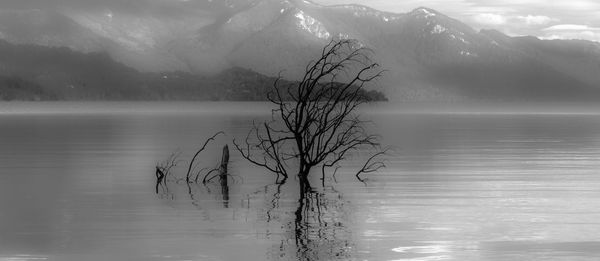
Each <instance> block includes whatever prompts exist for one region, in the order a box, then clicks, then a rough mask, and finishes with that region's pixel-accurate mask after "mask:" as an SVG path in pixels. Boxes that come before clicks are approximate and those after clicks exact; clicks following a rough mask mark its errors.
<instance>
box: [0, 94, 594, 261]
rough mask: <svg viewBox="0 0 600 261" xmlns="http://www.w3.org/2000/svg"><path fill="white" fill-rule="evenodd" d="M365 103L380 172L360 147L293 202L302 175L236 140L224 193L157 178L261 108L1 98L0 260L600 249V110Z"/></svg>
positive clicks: (572, 253) (208, 156)
mask: <svg viewBox="0 0 600 261" xmlns="http://www.w3.org/2000/svg"><path fill="white" fill-rule="evenodd" d="M557 108H561V109H557ZM362 114H363V119H367V120H371V121H372V123H371V124H369V126H368V127H369V128H370V130H371V132H373V133H378V134H380V135H381V136H382V143H383V144H385V145H389V146H391V147H392V148H393V149H392V152H391V153H390V156H389V157H388V160H387V163H386V164H387V168H386V169H383V170H381V171H379V172H377V173H369V174H365V175H363V177H365V178H367V179H366V181H365V182H364V183H363V182H360V181H358V180H357V179H356V178H355V177H354V172H355V171H356V168H358V167H360V165H361V164H362V162H363V161H364V159H365V157H367V155H366V154H364V153H360V154H358V155H355V157H353V158H352V159H351V160H349V161H348V162H346V164H345V165H344V167H343V168H342V169H340V170H339V171H338V172H337V174H336V175H335V179H334V178H333V175H331V173H330V174H328V175H327V176H326V179H325V182H324V183H325V186H322V185H321V180H319V178H320V171H318V172H316V173H313V174H312V175H311V179H312V184H313V186H314V189H315V192H314V193H311V194H310V195H308V196H307V198H306V201H304V202H305V204H304V206H302V208H301V209H299V203H300V202H299V188H298V187H299V186H298V181H297V179H295V178H293V177H291V178H290V179H289V180H288V181H287V182H286V183H285V184H282V185H280V184H276V183H275V176H274V175H273V174H272V173H269V172H267V171H265V170H263V169H261V168H258V167H255V166H252V165H250V164H249V163H247V162H246V161H245V160H243V159H242V158H241V157H240V155H239V153H237V152H236V151H235V150H232V151H231V163H230V166H229V171H230V173H231V174H232V179H231V180H230V181H229V183H228V188H227V190H224V189H223V187H222V186H220V184H219V182H210V183H208V184H207V185H206V186H205V185H202V184H189V185H188V184H186V183H185V182H177V181H175V180H171V181H170V182H167V184H166V186H159V187H158V188H157V187H156V176H155V166H156V164H157V162H160V161H163V160H165V159H167V158H168V157H169V155H170V154H171V153H173V152H176V151H179V152H181V156H180V159H181V160H183V161H189V160H190V158H191V157H192V155H193V154H194V153H195V151H196V150H197V149H199V148H200V147H201V146H202V144H203V143H204V141H205V140H206V139H207V138H208V137H210V136H212V135H213V134H214V133H216V132H217V131H220V130H223V131H225V133H226V135H225V136H219V137H217V139H216V140H215V141H214V142H212V143H210V144H209V145H208V146H207V150H205V151H203V152H202V153H201V154H200V162H201V166H202V167H214V166H215V165H217V164H218V162H219V160H220V157H221V148H222V147H223V145H225V144H229V146H230V148H231V147H232V146H231V140H232V139H233V138H236V139H237V140H240V139H243V138H244V137H245V135H246V133H247V131H248V129H249V128H250V126H251V125H252V121H253V120H256V121H257V122H259V121H261V120H265V119H268V118H269V110H268V106H267V105H266V104H262V103H141V102H135V103H125V102H112V103H111V102H109V103H104V102H93V103H2V104H0V260H11V261H12V260H61V261H62V260H67V261H68V260H215V261H217V260H336V259H339V260H421V261H425V260H598V259H600V161H599V160H598V159H600V110H598V109H597V108H595V109H586V108H582V107H575V108H573V107H569V106H566V107H556V106H553V107H549V108H543V107H540V108H537V109H530V108H528V107H525V106H524V107H518V106H509V107H506V108H504V107H498V108H492V109H490V108H486V109H472V108H467V107H452V106H449V107H448V108H432V107H428V106H415V107H413V106H410V105H406V106H399V107H393V106H391V105H389V104H387V105H385V104H377V105H373V106H371V107H368V108H365V109H364V111H363V112H362ZM186 168H187V165H186V164H185V162H181V163H180V164H179V165H178V166H177V167H176V168H175V169H174V173H175V175H178V176H180V177H181V176H184V175H185V172H186ZM298 213H301V214H302V217H303V218H302V222H297V220H296V218H297V214H298Z"/></svg>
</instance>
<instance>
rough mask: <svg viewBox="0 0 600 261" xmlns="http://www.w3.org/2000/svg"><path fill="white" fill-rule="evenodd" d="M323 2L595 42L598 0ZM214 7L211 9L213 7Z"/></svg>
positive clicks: (20, 4) (49, 0)
mask: <svg viewBox="0 0 600 261" xmlns="http://www.w3.org/2000/svg"><path fill="white" fill-rule="evenodd" d="M247 1H255V0H0V9H4V8H19V9H31V8H35V9H48V8H56V7H58V6H63V7H64V6H67V7H70V8H83V9H86V8H110V9H116V10H119V11H132V12H135V11H146V12H148V11H151V12H156V13H169V14H170V15H177V14H178V13H181V12H190V11H193V10H194V9H203V8H205V7H208V6H212V7H217V8H218V7H223V6H226V5H230V4H235V3H236V2H247ZM312 1H313V2H316V3H319V4H323V5H335V4H350V3H354V4H361V5H366V6H370V7H372V8H375V9H378V10H384V11H389V12H396V13H406V12H409V11H411V10H413V9H415V8H417V7H420V6H424V7H429V8H433V9H435V10H437V11H439V12H441V13H444V14H446V15H448V16H450V17H453V18H456V19H458V20H460V21H462V22H465V23H467V24H468V25H470V26H472V27H474V28H475V29H497V30H499V31H501V32H504V33H506V34H508V35H512V36H519V35H533V36H537V37H540V38H543V39H586V40H593V41H600V0H312ZM213 10H214V9H213Z"/></svg>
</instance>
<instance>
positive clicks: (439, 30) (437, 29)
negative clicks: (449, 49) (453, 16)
mask: <svg viewBox="0 0 600 261" xmlns="http://www.w3.org/2000/svg"><path fill="white" fill-rule="evenodd" d="M447 30H448V29H446V27H443V26H441V25H439V24H436V25H435V26H434V27H433V30H431V33H432V34H441V33H443V32H445V31H447Z"/></svg>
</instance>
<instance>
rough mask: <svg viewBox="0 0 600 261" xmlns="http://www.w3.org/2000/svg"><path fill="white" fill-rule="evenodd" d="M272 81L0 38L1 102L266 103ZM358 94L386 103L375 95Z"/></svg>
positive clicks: (236, 72) (246, 73) (253, 75)
mask: <svg viewBox="0 0 600 261" xmlns="http://www.w3.org/2000/svg"><path fill="white" fill-rule="evenodd" d="M274 82H275V78H274V77H268V76H265V75H262V74H259V73H256V72H254V71H251V70H248V69H244V68H239V67H234V68H230V69H227V70H224V71H223V72H221V73H219V74H216V75H198V74H191V73H188V72H160V73H158V72H140V71H137V70H135V69H132V68H130V67H127V66H125V65H123V64H121V63H118V62H115V61H114V60H113V59H111V58H110V57H109V56H108V55H107V54H105V53H89V54H84V53H80V52H75V51H72V50H71V49H69V48H66V47H45V46H37V45H14V44H11V43H8V42H5V41H2V40H0V100H204V101H206V100H210V101H217V100H233V101H265V100H267V94H268V93H269V92H270V91H271V90H272V86H273V84H274ZM290 84H291V85H293V84H294V82H290V81H283V82H282V86H284V85H290ZM361 95H363V96H364V97H365V99H369V100H385V99H386V98H385V96H384V95H383V94H381V93H379V92H374V91H370V92H362V93H361Z"/></svg>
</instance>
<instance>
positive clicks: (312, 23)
mask: <svg viewBox="0 0 600 261" xmlns="http://www.w3.org/2000/svg"><path fill="white" fill-rule="evenodd" d="M295 16H296V18H298V26H300V28H302V29H304V30H305V31H307V32H309V33H311V34H313V35H315V36H316V37H318V38H321V39H328V38H329V37H330V36H331V34H330V33H329V32H328V31H327V29H326V28H325V26H323V24H322V23H321V22H319V21H317V19H315V18H313V17H311V16H309V15H307V14H305V13H304V11H302V10H300V11H298V12H297V13H296V15H295Z"/></svg>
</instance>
